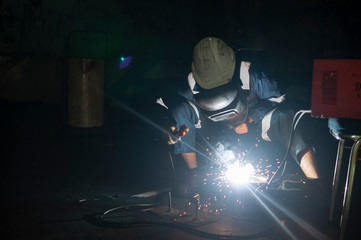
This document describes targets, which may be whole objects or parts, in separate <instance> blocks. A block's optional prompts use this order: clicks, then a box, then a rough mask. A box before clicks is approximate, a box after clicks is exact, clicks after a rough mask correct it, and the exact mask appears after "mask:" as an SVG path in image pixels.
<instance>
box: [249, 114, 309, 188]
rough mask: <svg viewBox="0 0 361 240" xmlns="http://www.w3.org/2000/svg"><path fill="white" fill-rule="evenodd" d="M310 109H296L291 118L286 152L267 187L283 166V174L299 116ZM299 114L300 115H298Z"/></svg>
mask: <svg viewBox="0 0 361 240" xmlns="http://www.w3.org/2000/svg"><path fill="white" fill-rule="evenodd" d="M310 112H311V110H300V111H298V112H297V113H296V114H295V116H294V117H293V120H292V125H291V132H290V137H289V139H288V145H287V149H286V153H285V155H284V157H283V159H282V162H281V164H280V167H279V168H278V169H277V171H276V172H275V174H273V176H272V177H271V178H270V180H269V181H268V183H267V188H268V187H269V186H270V185H271V183H272V182H273V180H274V178H275V177H276V175H277V174H278V173H279V171H280V169H281V168H282V166H283V170H282V173H281V177H282V176H283V174H284V172H285V170H286V166H287V157H288V155H289V152H290V149H291V145H292V141H293V134H294V132H295V130H296V127H297V125H298V123H299V121H300V120H301V118H302V117H303V115H305V114H306V113H310ZM298 115H300V116H298ZM258 190H259V188H257V189H256V191H258Z"/></svg>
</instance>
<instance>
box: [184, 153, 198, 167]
mask: <svg viewBox="0 0 361 240" xmlns="http://www.w3.org/2000/svg"><path fill="white" fill-rule="evenodd" d="M181 156H182V158H183V159H184V161H185V163H186V164H187V166H188V168H189V169H193V168H196V167H197V157H196V153H195V152H190V153H182V154H181Z"/></svg>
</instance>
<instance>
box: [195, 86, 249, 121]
mask: <svg viewBox="0 0 361 240" xmlns="http://www.w3.org/2000/svg"><path fill="white" fill-rule="evenodd" d="M194 98H195V100H196V103H197V104H198V106H199V107H200V109H201V111H202V112H203V113H204V114H205V115H206V116H207V117H208V118H209V119H210V120H212V121H214V122H220V121H221V122H223V123H225V124H227V125H229V126H235V125H240V124H242V123H244V122H245V120H246V118H247V115H248V106H247V100H246V97H245V94H244V92H243V91H242V89H241V87H240V85H239V83H237V82H236V81H231V82H229V83H227V84H225V85H222V86H220V87H216V88H212V89H209V90H201V91H200V92H199V93H197V94H195V95H194Z"/></svg>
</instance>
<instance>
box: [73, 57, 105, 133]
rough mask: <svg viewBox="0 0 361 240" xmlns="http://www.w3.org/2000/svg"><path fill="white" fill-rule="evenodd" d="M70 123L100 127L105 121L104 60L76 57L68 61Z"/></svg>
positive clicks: (79, 125)
mask: <svg viewBox="0 0 361 240" xmlns="http://www.w3.org/2000/svg"><path fill="white" fill-rule="evenodd" d="M68 70H69V71H68V72H69V73H68V89H67V91H68V94H67V96H68V109H67V110H68V124H69V125H70V126H71V127H80V128H88V127H100V126H102V125H103V122H104V61H103V60H102V59H90V58H76V59H69V62H68Z"/></svg>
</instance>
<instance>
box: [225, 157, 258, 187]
mask: <svg viewBox="0 0 361 240" xmlns="http://www.w3.org/2000/svg"><path fill="white" fill-rule="evenodd" d="M254 172H255V169H254V167H253V166H252V164H250V163H247V164H246V165H245V166H241V165H240V164H239V162H238V161H237V162H235V163H233V164H230V165H228V167H227V171H226V173H225V176H226V178H227V179H228V180H229V181H230V182H231V183H233V184H236V185H241V184H245V183H247V182H248V181H249V180H250V178H251V176H252V175H253V174H254Z"/></svg>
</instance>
